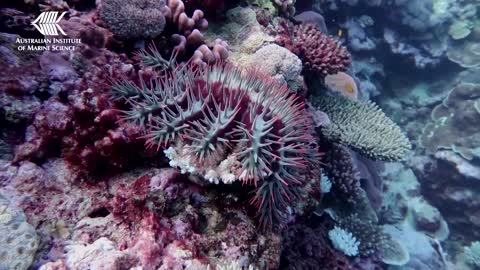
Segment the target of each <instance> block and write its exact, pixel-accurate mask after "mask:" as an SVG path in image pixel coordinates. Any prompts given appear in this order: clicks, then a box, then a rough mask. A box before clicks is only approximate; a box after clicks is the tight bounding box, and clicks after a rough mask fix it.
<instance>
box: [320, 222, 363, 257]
mask: <svg viewBox="0 0 480 270" xmlns="http://www.w3.org/2000/svg"><path fill="white" fill-rule="evenodd" d="M328 238H330V240H331V241H332V244H333V246H334V247H335V249H337V250H339V251H341V252H343V254H345V255H347V256H357V255H358V246H359V245H360V243H359V242H358V240H357V239H356V238H355V236H353V235H352V234H351V233H350V232H348V231H346V230H344V229H342V228H339V227H336V226H335V227H334V228H333V229H331V230H330V231H329V232H328Z"/></svg>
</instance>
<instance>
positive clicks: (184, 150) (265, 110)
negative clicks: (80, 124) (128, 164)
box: [113, 50, 320, 227]
mask: <svg viewBox="0 0 480 270" xmlns="http://www.w3.org/2000/svg"><path fill="white" fill-rule="evenodd" d="M141 55H142V56H143V58H144V59H150V62H152V61H151V60H152V59H155V58H156V57H157V58H158V57H160V55H159V54H158V52H155V50H152V53H149V52H147V51H144V52H143V53H141ZM155 56H156V57H155ZM157 60H158V62H162V61H163V62H167V61H166V60H164V59H159V58H158V59H157ZM163 68H166V69H169V71H167V72H166V74H165V75H162V74H156V75H154V76H153V78H150V81H151V83H150V84H148V83H146V82H145V79H143V78H140V82H139V83H138V84H135V83H133V82H129V81H119V82H117V83H115V84H114V86H113V90H114V93H115V95H116V96H117V98H120V99H123V98H127V100H128V103H129V104H130V105H131V109H130V110H128V111H126V112H125V116H124V119H125V120H127V121H131V122H134V123H135V124H137V125H138V126H140V127H141V128H142V129H144V130H145V135H144V137H145V138H146V145H147V147H155V148H156V149H157V150H159V149H160V148H161V147H165V146H167V145H170V146H172V147H174V148H175V152H176V153H180V154H181V155H183V156H184V158H185V159H187V160H188V162H187V163H184V164H187V165H186V166H187V167H188V170H189V171H190V172H192V173H195V174H197V175H200V176H207V174H208V172H209V171H210V170H212V169H213V170H215V167H218V166H219V164H220V165H221V163H222V161H223V160H225V159H228V158H232V157H233V158H235V159H236V160H237V162H238V168H236V169H235V171H234V175H235V178H236V179H237V180H241V181H243V183H245V184H249V185H254V186H255V190H254V192H253V194H254V195H253V197H252V199H251V200H250V203H251V204H252V205H254V206H256V207H257V208H258V216H259V218H260V224H261V226H263V227H270V226H272V225H273V224H278V223H279V221H282V220H283V218H284V215H285V214H286V213H287V209H288V207H290V206H292V204H293V203H294V202H296V201H297V200H298V199H299V198H300V197H301V196H302V194H303V190H302V187H304V185H305V184H306V182H307V181H308V180H309V179H318V178H319V175H320V170H319V163H318V157H319V153H318V149H317V145H316V142H315V139H314V137H313V136H312V133H313V125H312V123H311V119H310V118H309V115H308V114H307V112H306V111H305V109H304V104H303V102H301V101H300V100H299V98H298V97H297V96H295V95H293V94H291V92H290V90H289V89H288V88H287V87H286V85H278V84H276V83H275V82H274V81H272V80H269V79H267V78H265V77H261V76H258V75H257V74H255V73H254V72H253V71H242V70H238V69H234V68H232V67H230V66H222V65H215V66H213V67H206V68H195V67H193V66H188V65H187V66H175V64H174V63H171V62H169V63H167V64H166V65H165V66H164V67H163ZM305 171H309V174H310V175H306V174H305ZM207 177H208V176H207Z"/></svg>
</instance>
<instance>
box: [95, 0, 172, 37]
mask: <svg viewBox="0 0 480 270" xmlns="http://www.w3.org/2000/svg"><path fill="white" fill-rule="evenodd" d="M165 13H166V6H165V1H163V0H162V1H152V0H135V1H122V0H104V1H102V4H101V5H100V8H99V16H100V18H101V19H102V20H103V21H104V22H105V23H106V24H107V25H108V28H109V29H110V30H112V32H114V33H115V34H117V35H119V36H120V37H124V38H140V37H143V38H153V37H156V36H158V35H159V34H160V33H162V31H163V29H164V28H165Z"/></svg>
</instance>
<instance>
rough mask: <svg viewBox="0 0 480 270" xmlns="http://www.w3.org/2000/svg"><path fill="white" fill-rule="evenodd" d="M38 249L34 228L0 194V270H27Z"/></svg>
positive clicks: (21, 212) (19, 211)
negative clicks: (0, 269)
mask: <svg viewBox="0 0 480 270" xmlns="http://www.w3.org/2000/svg"><path fill="white" fill-rule="evenodd" d="M37 248H38V238H37V234H36V232H35V228H34V227H33V226H32V225H30V224H29V223H28V222H27V221H26V218H25V214H24V213H23V211H22V210H21V209H19V208H17V207H15V206H14V205H13V204H12V203H11V202H9V201H8V200H7V199H6V198H5V197H4V196H2V195H1V194H0V258H2V260H1V261H0V268H2V269H19V270H21V269H28V267H29V266H30V264H31V263H32V261H33V257H34V255H35V252H36V251H37Z"/></svg>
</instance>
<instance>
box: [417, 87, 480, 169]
mask: <svg viewBox="0 0 480 270" xmlns="http://www.w3.org/2000/svg"><path fill="white" fill-rule="evenodd" d="M431 120H432V121H431V122H430V123H428V124H427V125H426V126H425V128H424V129H423V134H422V135H421V136H420V138H419V142H420V145H421V146H422V147H424V148H425V149H426V150H427V151H428V152H429V153H430V154H435V152H436V151H437V150H452V151H453V152H455V153H457V154H459V155H460V156H461V157H462V158H464V159H466V160H472V159H473V158H475V157H476V156H480V153H476V152H478V149H479V147H480V136H479V135H478V134H479V133H478V132H479V125H480V85H479V84H469V83H462V84H459V85H457V86H456V87H455V88H453V89H452V90H451V91H450V93H449V94H448V96H447V97H446V98H445V100H443V102H442V103H440V104H439V105H437V106H436V107H435V108H434V109H433V111H432V113H431Z"/></svg>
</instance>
